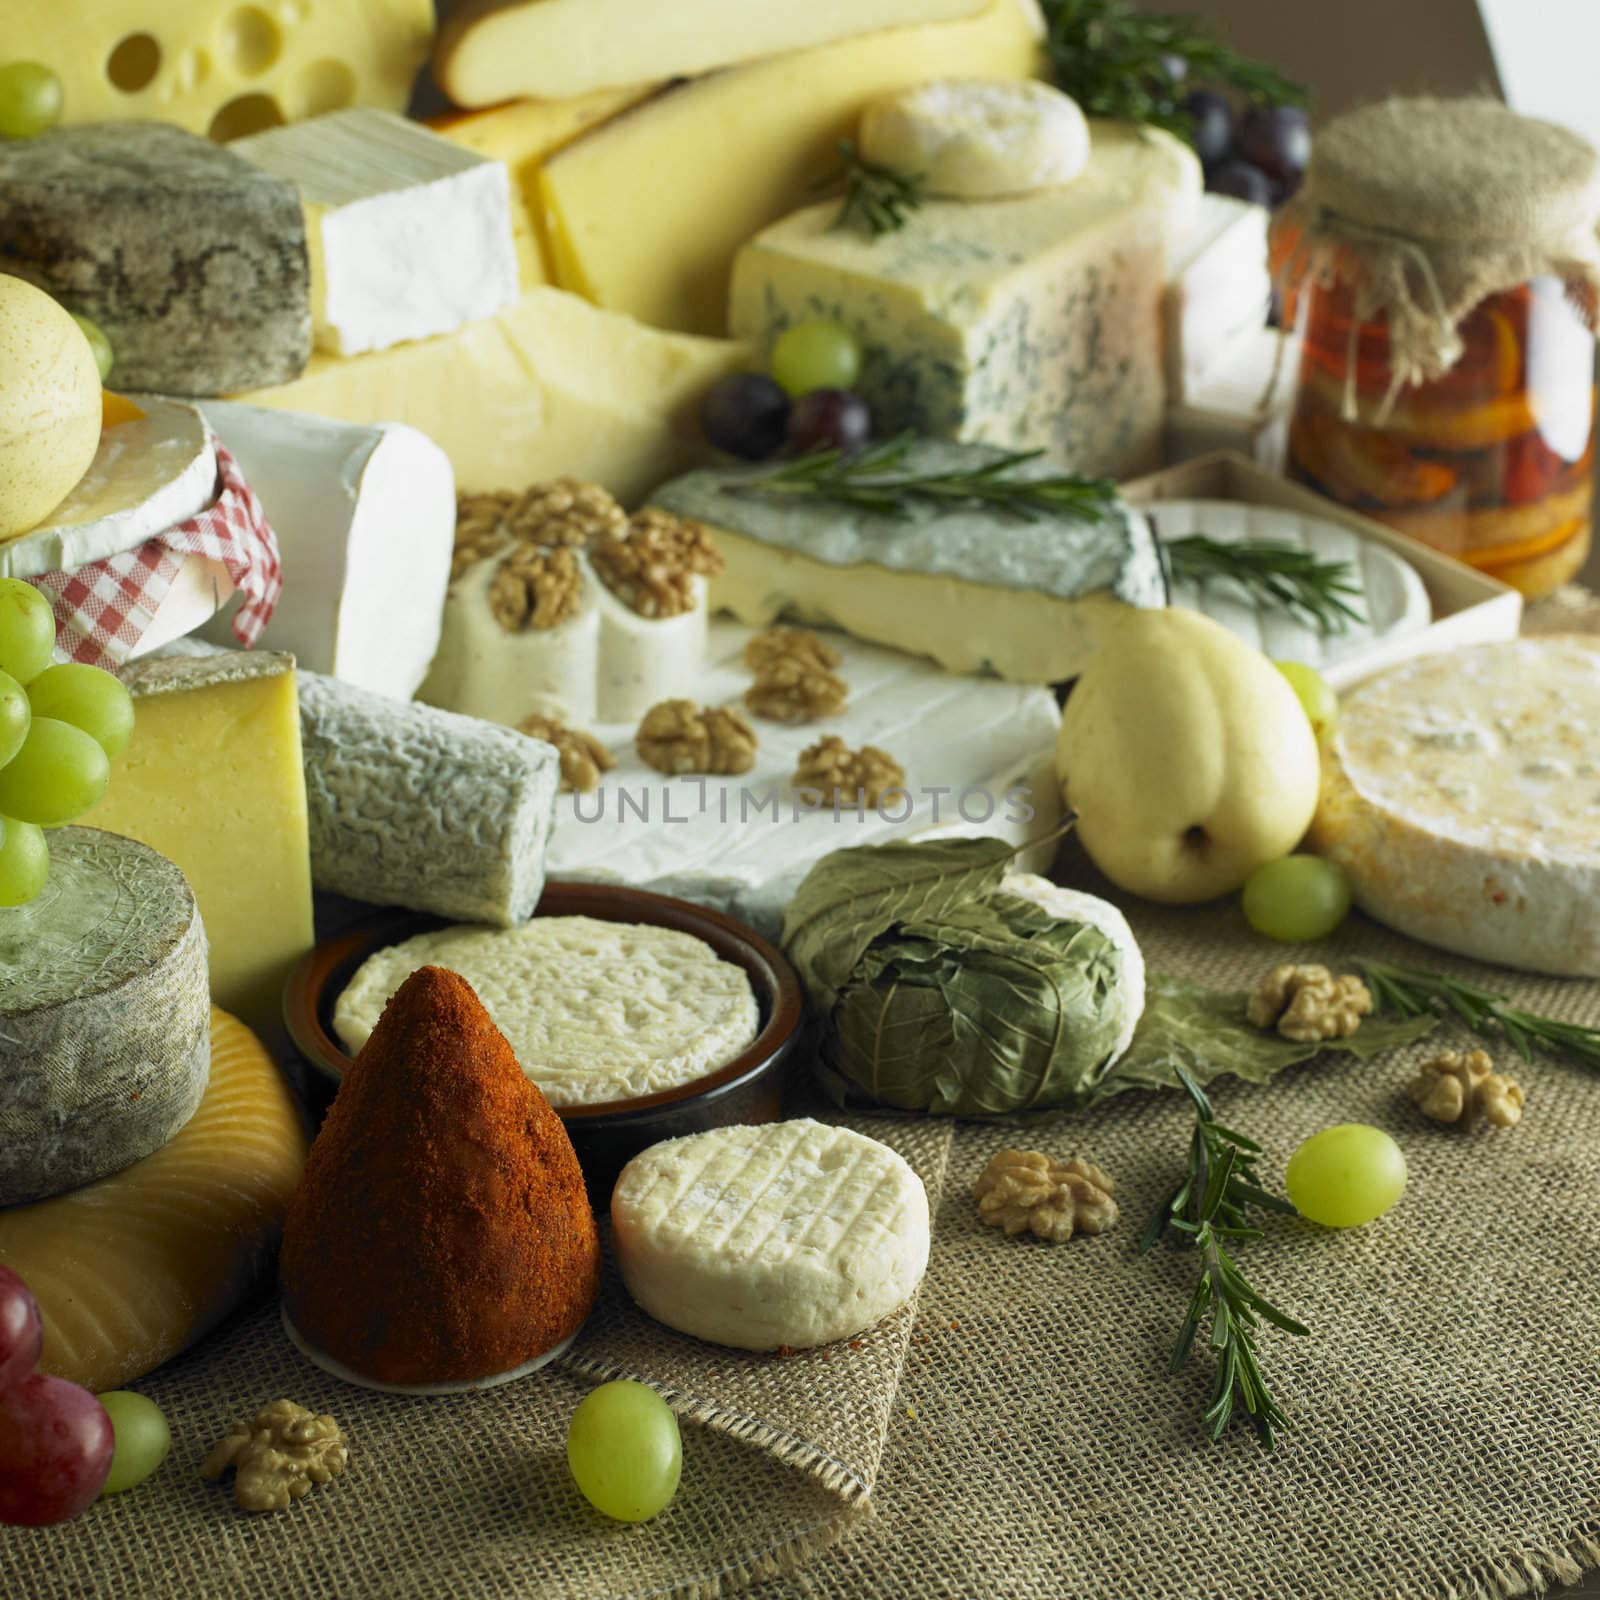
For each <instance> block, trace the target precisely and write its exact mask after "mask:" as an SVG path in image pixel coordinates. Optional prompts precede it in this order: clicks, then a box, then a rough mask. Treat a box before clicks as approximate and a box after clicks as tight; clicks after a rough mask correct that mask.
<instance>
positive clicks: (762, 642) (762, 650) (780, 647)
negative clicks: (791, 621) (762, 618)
mask: <svg viewBox="0 0 1600 1600" xmlns="http://www.w3.org/2000/svg"><path fill="white" fill-rule="evenodd" d="M791 660H792V661H802V662H804V663H805V664H806V665H807V666H812V667H815V668H816V669H817V670H818V671H819V672H828V671H831V670H832V669H833V668H834V667H836V666H838V665H839V652H838V651H837V650H835V649H834V648H833V646H832V645H831V644H829V643H828V642H827V640H825V639H822V638H819V637H818V636H817V635H816V634H814V633H813V632H812V631H811V630H810V629H809V628H784V627H777V628H768V629H767V631H766V632H765V633H758V634H756V635H755V636H754V637H753V638H752V639H750V640H749V641H748V643H746V645H745V647H744V664H745V665H746V666H747V667H748V668H749V669H750V670H751V671H752V672H753V673H755V675H756V676H757V677H758V678H759V677H760V676H761V674H762V672H763V671H764V670H765V669H766V667H767V666H768V665H769V664H771V663H772V662H775V661H791Z"/></svg>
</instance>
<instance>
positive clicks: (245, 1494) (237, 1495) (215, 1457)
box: [200, 1400, 350, 1511]
mask: <svg viewBox="0 0 1600 1600" xmlns="http://www.w3.org/2000/svg"><path fill="white" fill-rule="evenodd" d="M349 1459H350V1451H349V1447H348V1446H347V1445H346V1444H345V1438H344V1434H343V1433H341V1432H340V1430H339V1424H338V1423H337V1422H335V1421H334V1420H333V1418H332V1417H327V1416H322V1417H319V1416H317V1415H316V1413H315V1412H311V1411H308V1410H306V1408H305V1407H304V1406H297V1405H296V1404H295V1403H294V1401H292V1400H274V1401H273V1402H272V1404H271V1405H268V1406H263V1407H262V1408H261V1410H259V1411H258V1412H257V1413H256V1414H255V1417H254V1418H253V1419H252V1420H251V1421H249V1422H240V1423H236V1424H235V1425H234V1426H233V1427H232V1428H230V1429H229V1430H228V1432H227V1433H226V1434H225V1435H224V1436H223V1437H222V1439H221V1440H219V1441H218V1443H217V1444H216V1445H215V1446H214V1447H213V1448H212V1451H211V1454H210V1455H208V1456H207V1457H206V1459H205V1461H204V1463H203V1464H202V1466H201V1468H200V1472H201V1476H202V1477H205V1478H207V1479H209V1480H211V1481H212V1482H215V1481H216V1480H217V1479H218V1478H220V1477H221V1476H222V1475H223V1473H225V1472H226V1471H227V1470H228V1468H229V1467H232V1468H233V1469H234V1472H235V1476H234V1483H233V1496H234V1499H235V1500H237V1501H238V1502H239V1505H240V1507H241V1508H242V1509H243V1510H245V1511H287V1510H288V1509H289V1502H290V1501H291V1500H298V1499H299V1498H300V1496H301V1495H303V1494H308V1493H310V1490H311V1486H312V1485H313V1484H316V1483H327V1482H328V1481H329V1479H331V1478H337V1477H338V1476H339V1474H340V1473H341V1472H343V1471H344V1467H345V1462H346V1461H348V1460H349Z"/></svg>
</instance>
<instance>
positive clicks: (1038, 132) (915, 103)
mask: <svg viewBox="0 0 1600 1600" xmlns="http://www.w3.org/2000/svg"><path fill="white" fill-rule="evenodd" d="M861 153H862V154H863V155H864V156H865V157H866V158H867V159H868V160H869V161H876V162H880V163H881V164H882V165H884V166H886V167H893V168H894V169H895V170H896V171H897V172H903V173H907V174H912V175H915V176H917V177H919V178H921V180H922V186H923V188H924V189H926V190H927V192H928V193H929V194H934V195H949V196H952V197H954V198H957V199H963V200H978V199H984V198H988V197H992V196H995V195H1008V194H1025V193H1027V191H1028V190H1030V189H1042V188H1044V187H1046V186H1047V185H1050V184H1061V183H1071V182H1072V180H1073V179H1074V178H1076V177H1078V176H1079V175H1080V174H1081V173H1082V172H1083V169H1084V168H1085V167H1087V166H1088V165H1089V124H1088V122H1087V121H1086V120H1085V118H1084V115H1083V112H1082V111H1080V110H1079V109H1078V102H1077V101H1076V100H1074V99H1073V98H1072V97H1071V96H1070V95H1066V94H1063V93H1062V92H1061V91H1060V90H1059V89H1055V88H1052V87H1051V86H1050V85H1049V84H1047V83H1036V82H1031V81H1027V80H1019V81H1016V82H1005V81H1000V82H989V81H986V80H979V79H942V80H940V81H937V82H934V83H924V84H919V85H917V86H916V87H915V88H911V89H902V90H900V91H899V92H897V93H895V94H889V95H884V96H883V97H882V98H881V99H878V100H874V101H872V102H871V103H870V104H869V105H868V106H867V108H866V110H865V111H864V112H863V113H862V115H861Z"/></svg>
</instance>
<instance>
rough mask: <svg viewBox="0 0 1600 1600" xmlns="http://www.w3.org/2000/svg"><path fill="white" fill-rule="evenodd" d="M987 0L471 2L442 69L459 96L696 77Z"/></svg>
mask: <svg viewBox="0 0 1600 1600" xmlns="http://www.w3.org/2000/svg"><path fill="white" fill-rule="evenodd" d="M985 3H986V0H805V3H804V4H800V5H795V4H789V3H786V0H765V3H764V4H763V3H761V0H756V3H754V4H752V3H751V0H678V3H677V4H673V3H671V0H668V3H667V4H665V5H663V4H662V0H464V3H463V4H462V5H460V6H459V7H458V8H457V9H456V10H455V11H453V12H452V14H451V17H450V20H449V21H448V22H447V23H446V24H445V26H444V28H443V30H442V31H441V33H440V35H439V47H438V49H437V50H436V51H435V52H434V58H433V72H434V76H435V77H436V78H437V79H438V80H439V84H440V87H441V88H443V90H444V92H445V93H446V94H448V95H449V96H450V98H451V99H452V100H454V101H455V103H456V104H457V105H461V106H487V105H493V104H494V102H495V101H497V100H508V99H510V98H511V97H512V96H513V95H543V96H556V95H563V94H583V93H587V92H588V91H590V90H594V89H609V88H615V87H616V86H617V85H619V84H628V83H634V82H636V81H637V80H639V79H641V78H649V77H668V76H671V77H675V78H687V77H691V76H693V75H694V74H696V73H701V72H711V71H714V70H715V69H716V68H718V67H726V66H731V65H733V64H734V63H735V62H739V61H750V60H753V59H754V58H755V57H757V56H773V55H779V54H781V53H782V52H784V51H788V50H804V49H808V48H809V47H810V46H812V45H820V44H827V43H829V42H831V41H832V40H835V39H844V38H848V37H850V36H852V35H855V34H862V33H871V32H874V31H875V30H878V29H885V28H899V27H904V26H906V25H908V24H910V23H917V22H944V21H949V20H951V19H953V18H956V17H970V16H972V15H974V14H975V13H977V12H979V11H982V10H983V8H984V5H985Z"/></svg>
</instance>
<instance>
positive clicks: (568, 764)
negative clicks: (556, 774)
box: [517, 711, 617, 794]
mask: <svg viewBox="0 0 1600 1600" xmlns="http://www.w3.org/2000/svg"><path fill="white" fill-rule="evenodd" d="M517 728H518V731H519V732H522V733H525V734H527V735H528V737H529V738H530V739H543V740H544V742H545V743H546V744H553V745H554V746H555V747H556V750H557V752H558V754H559V755H560V757H561V788H562V792H563V793H567V794H570V793H571V792H572V791H573V790H574V789H576V790H578V791H580V792H581V793H583V794H592V793H593V792H594V791H595V790H596V789H598V788H599V787H600V774H601V773H602V772H609V771H610V770H611V769H612V768H613V767H614V766H616V764H617V761H616V757H615V756H613V755H612V754H611V752H610V751H609V750H607V749H606V747H605V746H604V745H603V744H601V743H600V741H599V740H598V739H597V738H595V736H594V735H593V734H592V733H584V732H582V731H581V730H580V729H577V728H569V727H568V726H567V725H566V724H565V723H564V722H562V721H561V719H560V718H559V717H547V716H545V715H544V714H543V713H542V712H538V711H536V712H534V713H533V715H532V716H529V717H524V718H523V719H522V721H521V722H519V723H518V724H517Z"/></svg>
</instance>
